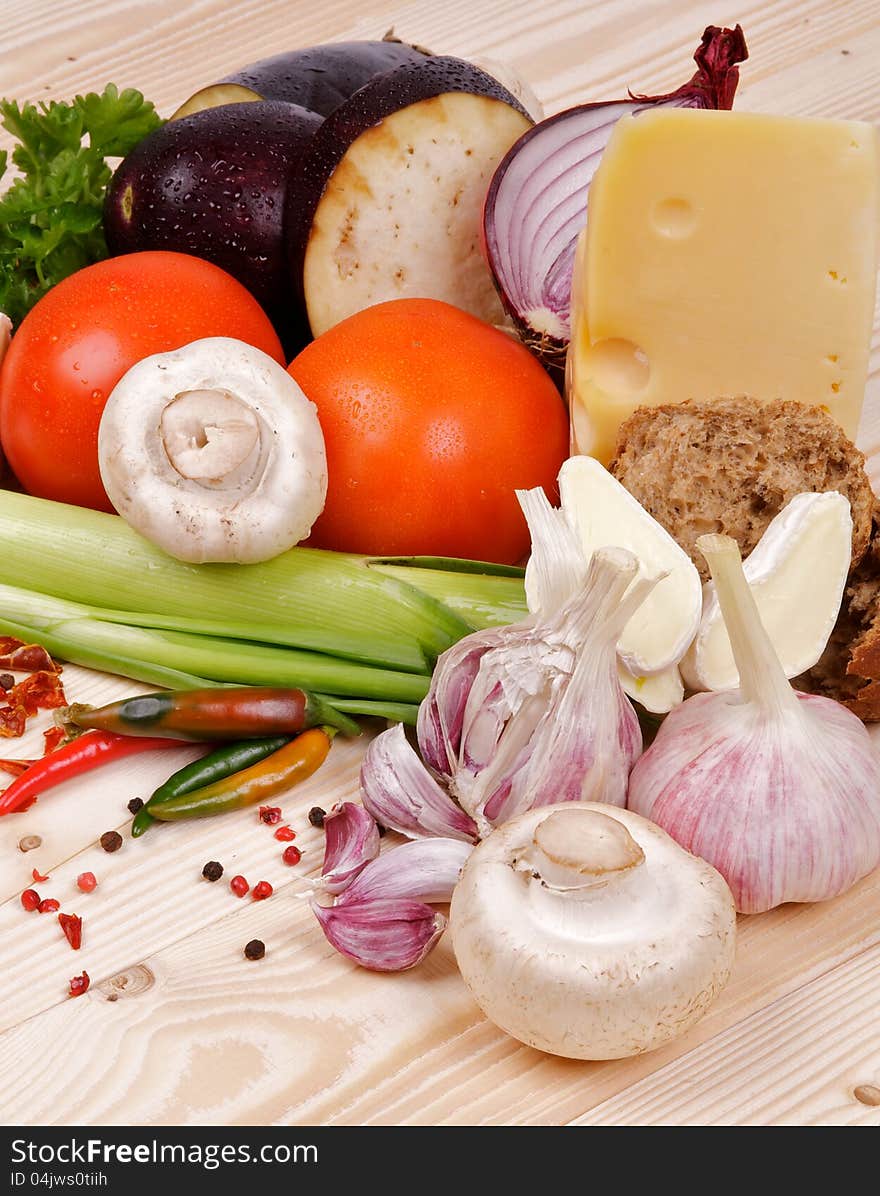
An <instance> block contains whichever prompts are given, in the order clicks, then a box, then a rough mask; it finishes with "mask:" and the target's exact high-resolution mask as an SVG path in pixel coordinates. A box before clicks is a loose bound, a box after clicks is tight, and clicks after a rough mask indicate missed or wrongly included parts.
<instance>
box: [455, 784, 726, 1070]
mask: <svg viewBox="0 0 880 1196" xmlns="http://www.w3.org/2000/svg"><path fill="white" fill-rule="evenodd" d="M450 931H451V934H452V941H453V947H454V949H455V957H456V960H457V961H458V966H459V968H460V970H461V974H462V976H463V978H464V981H465V983H466V984H467V986H468V988H469V989H470V991H471V993H472V994H473V996H474V999H475V1000H476V1002H477V1004H478V1005H479V1006H480V1008H481V1009H482V1010H483V1012H484V1013H485V1014H486V1016H487V1017H488V1018H490V1019H491V1020H492V1021H493V1022H495V1024H496V1025H498V1026H500V1027H501V1029H502V1030H506V1031H507V1033H508V1034H512V1035H513V1036H514V1037H515V1038H518V1039H519V1040H520V1041H521V1042H524V1043H527V1044H528V1045H529V1046H533V1047H537V1048H538V1050H542V1051H549V1052H551V1053H553V1054H556V1055H563V1056H566V1057H568V1058H572V1059H620V1058H623V1057H625V1056H628V1055H636V1054H640V1053H641V1052H643V1051H649V1050H653V1049H654V1048H655V1047H658V1046H661V1045H662V1044H663V1043H664V1042H668V1041H669V1040H670V1039H671V1038H674V1037H675V1036H676V1035H678V1034H681V1033H683V1032H684V1031H685V1030H687V1029H688V1028H689V1027H690V1026H691V1025H693V1023H694V1022H696V1021H697V1020H698V1019H699V1018H700V1017H701V1016H702V1015H703V1014H704V1013H705V1011H706V1009H707V1008H708V1006H709V1005H710V1004H711V1002H712V1001H713V1000H714V999H715V997H716V996H717V994H718V992H719V991H720V990H721V988H722V987H723V986H724V984H725V982H726V981H727V978H728V976H729V974H730V969H731V965H732V963H733V956H734V948H735V940H736V918H735V915H734V910H733V902H732V900H731V897H730V892H729V890H728V888H727V886H726V885H725V883H724V881H723V880H722V879H721V877H720V876H719V875H718V873H717V872H716V871H715V869H714V868H712V867H710V865H709V864H707V863H705V862H704V861H703V860H700V859H697V858H696V856H692V855H688V853H687V852H685V851H682V849H681V848H680V847H679V846H678V845H677V844H676V843H674V842H673V841H672V839H670V837H669V836H668V835H667V834H665V833H664V832H663V831H662V830H660V829H659V827H656V826H654V825H652V824H651V823H649V822H647V821H646V820H645V819H643V818H640V817H639V816H638V815H636V814H632V813H630V812H629V811H628V810H618V809H613V808H611V807H609V806H607V805H595V804H582V803H574V804H571V805H566V806H555V807H550V808H538V809H533V810H529V811H528V812H527V813H524V814H521V815H520V816H519V817H518V818H516V819H514V820H513V821H511V822H508V823H505V824H504V825H503V826H499V827H498V828H497V829H496V830H495V831H493V832H492V834H491V835H490V836H489V837H488V838H487V839H485V840H484V841H483V842H482V843H480V844H479V845H478V846H477V847H475V848H474V850H473V852H472V853H471V856H470V858H469V860H468V862H467V863H466V864H465V866H464V869H463V871H462V874H461V879H460V880H459V882H458V885H457V886H456V889H455V892H454V893H453V896H452V908H451V911H450Z"/></svg>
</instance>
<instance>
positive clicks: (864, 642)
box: [794, 508, 880, 723]
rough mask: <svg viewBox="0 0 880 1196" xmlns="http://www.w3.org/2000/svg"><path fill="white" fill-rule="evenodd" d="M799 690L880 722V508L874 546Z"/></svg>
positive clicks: (798, 681) (854, 573)
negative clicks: (828, 699) (841, 703)
mask: <svg viewBox="0 0 880 1196" xmlns="http://www.w3.org/2000/svg"><path fill="white" fill-rule="evenodd" d="M794 684H795V686H796V687H797V688H798V689H804V690H807V691H808V692H809V693H817V694H824V695H825V697H829V698H836V699H837V701H838V702H843V704H844V705H845V706H848V707H849V708H850V710H852V711H853V713H854V714H857V715H858V716H859V718H861V719H864V721H865V722H866V723H875V722H880V508H877V509H875V511H874V530H873V534H872V536H871V543H870V545H869V546H868V551H867V552H866V553H865V555H864V556H863V557H862V560H861V563H860V564H859V565H858V567H857V568H855V569H854V570H853V571H852V573H851V574H850V576H849V579H848V581H847V585H846V591H845V593H844V596H843V604H842V606H841V608H840V615H839V616H838V619H837V623H836V624H835V627H834V630H833V631H832V632H831V638H830V639H829V641H828V644H827V646H826V648H825V651H824V652H823V653H822V656H821V657H820V659H819V661H818V663H816V664H815V665H814V666H813V667H812V668H811V669H810V670H809V671H808V672H806V673H804V674H803V676H801V677H798V678H796V679H795V682H794Z"/></svg>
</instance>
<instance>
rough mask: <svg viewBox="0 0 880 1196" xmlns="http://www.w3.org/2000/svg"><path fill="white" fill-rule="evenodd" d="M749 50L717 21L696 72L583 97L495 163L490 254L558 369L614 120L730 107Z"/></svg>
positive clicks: (534, 339)
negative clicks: (639, 89) (591, 99)
mask: <svg viewBox="0 0 880 1196" xmlns="http://www.w3.org/2000/svg"><path fill="white" fill-rule="evenodd" d="M747 57H748V50H747V48H746V41H745V37H744V36H743V31H742V29H741V28H740V26H739V25H737V26H736V28H735V29H719V28H718V27H717V26H715V25H710V26H709V27H708V28H707V29H706V31H705V33H704V34H703V40H702V41H701V43H700V45H699V47H698V49H697V52H696V53H695V54H694V60H695V62H696V64H697V71H696V73H695V75H694V76H693V78H692V79H691V80H690V81H689V82H688V83H685V84H684V85H683V86H682V87H679V88H678V89H677V90H676V91H673V92H670V93H669V94H668V95H662V96H644V95H634V94H633V93H632V92H630V94H629V99H626V100H614V101H608V102H604V103H595V104H579V105H578V106H577V107H576V108H568V109H567V110H566V111H565V112H559V113H557V115H556V116H551V117H548V118H547V120H543V121H541V122H540V124H537V125H534V126H533V127H532V128H531V129H529V130H528V132H526V133H524V134H523V136H522V137H520V139H519V141H517V142H515V143H514V144H513V146H512V147H511V148H510V150H509V151H508V152H507V155H506V156H505V157H504V158H503V159H502V161H501V164H500V165H499V167H498V169H497V170H496V171H495V174H494V177H493V178H492V182H491V184H490V186H489V191H488V194H487V196H486V203H485V207H484V210H483V235H484V241H485V249H486V256H487V258H488V261H489V266H490V268H491V270H492V275H493V277H494V279H495V286H496V287H497V289H498V293H499V295H500V296H501V302H502V303H503V305H504V308H505V310H506V311H507V313H508V315H509V316H510V317H511V319H512V320H513V322H514V324H515V325H516V327H517V330H518V332H519V334H520V337H521V338H522V340H523V341H524V343H525V344H526V345H527V346H528V348H530V349H531V350H532V352H533V353H535V354H536V355H537V356H538V357H539V358H541V360H542V361H543V363H544V365H545V366H546V367H547V368H548V369H549V370H550V371H551V373H555V372H557V371H560V372H561V370H562V369H563V367H564V365H565V351H566V348H567V347H568V340H569V335H570V314H571V313H570V305H571V281H572V271H573V268H574V255H575V247H576V245H577V239H578V235H579V234H580V232H581V229H582V228H583V227H584V225H585V224H586V215H587V191H588V189H589V186H590V181H591V179H592V178H593V175H594V174H595V172H596V168H597V167H598V165H599V161H600V158H601V156H602V151H603V150H604V149H605V146H606V145H607V144H608V139H609V137H610V136H611V132H612V130H613V128H614V125H615V123H616V122H617V121H618V120H619V118H620V117H621V116H624V115H626V113H628V112H639V111H640V110H642V109H644V108H648V107H652V106H654V105H657V104H659V105H666V106H669V107H673V108H731V107H733V96H734V93H735V91H736V86H737V83H738V82H739V69H738V67H737V65H736V64H737V63H739V62H744V61H745V59H746V58H747Z"/></svg>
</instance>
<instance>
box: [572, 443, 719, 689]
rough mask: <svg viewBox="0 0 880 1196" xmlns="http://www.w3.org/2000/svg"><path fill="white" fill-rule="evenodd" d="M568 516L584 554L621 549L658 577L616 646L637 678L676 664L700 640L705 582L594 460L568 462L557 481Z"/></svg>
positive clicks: (659, 528) (659, 527)
mask: <svg viewBox="0 0 880 1196" xmlns="http://www.w3.org/2000/svg"><path fill="white" fill-rule="evenodd" d="M559 493H560V495H561V498H562V509H563V511H565V513H566V515H567V516H568V517H569V519H570V520H571V521H572V523H573V524H574V527H575V528H576V530H577V532H578V535H579V537H580V541H581V545H582V548H583V552H584V554H585V555H586V556H587V557H589V556H590V554H591V553H593V552H594V551H595V550H596V549H597V548H603V547H605V546H608V545H616V546H618V547H620V548H626V549H628V550H629V551H630V552H632V553H634V554H635V556H636V558H637V559H638V561H639V564H640V566H641V568H642V571H643V573H644V574H645V575H647V576H650V577H658V578H659V579H660V580H659V581H658V583H657V585H656V587H655V589H654V592H653V593H652V594H650V595H649V596H648V597H647V598H646V599H645V601H644V602H643V603H642V604H641V606H640V607H639V608H638V610H636V612H635V613H634V615H633V616H632V618H631V619H630V621H629V623H627V625H626V627H625V628H624V629H623V632H622V634H621V636H620V640H619V642H618V645H617V650H618V653H619V654H620V658H621V660H622V662H623V664H624V665H625V666H626V668H627V669H628V670H629V671H630V672H631V673H633V674H634V675H635V676H637V677H638V676H642V675H645V674H652V673H659V672H661V671H662V670H663V669H666V668H668V667H669V666H670V665H673V664H676V663H677V662H678V661H679V660H680V659H681V657H682V656H683V655H684V653H685V651H686V650H687V647H688V645H689V644H690V642H691V640H692V639H693V638H694V636H695V635H696V632H697V627H698V626H699V623H700V614H701V611H702V591H701V587H700V575H699V573H698V572H697V570H696V568H695V566H694V564H693V562H692V561H691V559H690V557H689V556H688V555H687V553H686V552H685V551H684V549H682V548H681V547H680V546H679V545H678V544H676V542H675V540H673V538H672V536H670V534H669V533H668V532H667V531H666V529H665V528H664V527H661V525H660V524H659V523H658V522H657V521H656V519H653V518H652V517H651V516H650V515H649V514H648V512H647V511H646V510H645V509H644V507H643V506H641V504H640V503H639V502H638V501H637V500H636V499H635V498H633V496H632V495H631V494H630V493H629V491H628V490H626V489H625V488H624V487H623V486H621V484H620V482H618V481H617V479H616V478H614V477H612V475H611V474H610V473H609V472H608V470H607V469H605V467H604V466H602V465H600V464H599V462H598V461H596V460H594V458H592V457H570V458H569V460H568V461H566V462H565V464H564V465H563V466H562V469H561V471H560V473H559Z"/></svg>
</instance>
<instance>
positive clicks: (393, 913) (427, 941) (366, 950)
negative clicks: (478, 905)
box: [312, 898, 446, 972]
mask: <svg viewBox="0 0 880 1196" xmlns="http://www.w3.org/2000/svg"><path fill="white" fill-rule="evenodd" d="M312 909H313V910H314V912H315V916H316V918H317V919H318V922H319V923H320V925H321V929H322V930H323V931H324V935H325V937H326V939H327V941H328V942H329V943H330V944H331V945H332V946H333V947H335V948H336V950H337V951H339V952H340V953H341V954H342V955H345V956H347V957H348V958H349V959H351V960H353V961H354V963H357V964H360V966H361V967H362V968H369V969H370V970H371V971H373V972H402V971H405V970H406V969H407V968H413V967H415V966H416V964H418V963H421V961H422V960H423V959H424V958H425V956H426V955H427V954H428V952H429V951H430V950H431V949H432V948H433V946H434V944H435V943H436V942H437V940H438V939H439V938H440V935H441V934H442V933H443V931H444V929H445V928H446V919H445V918H444V917H443V915H442V914H440V913H437V911H436V910H434V909H432V908H431V906H430V905H425V904H424V903H423V902H421V901H411V900H407V899H400V898H397V899H392V900H376V901H360V902H352V903H351V904H350V905H331V906H325V905H320V904H319V903H318V902H317V901H313V902H312Z"/></svg>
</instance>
